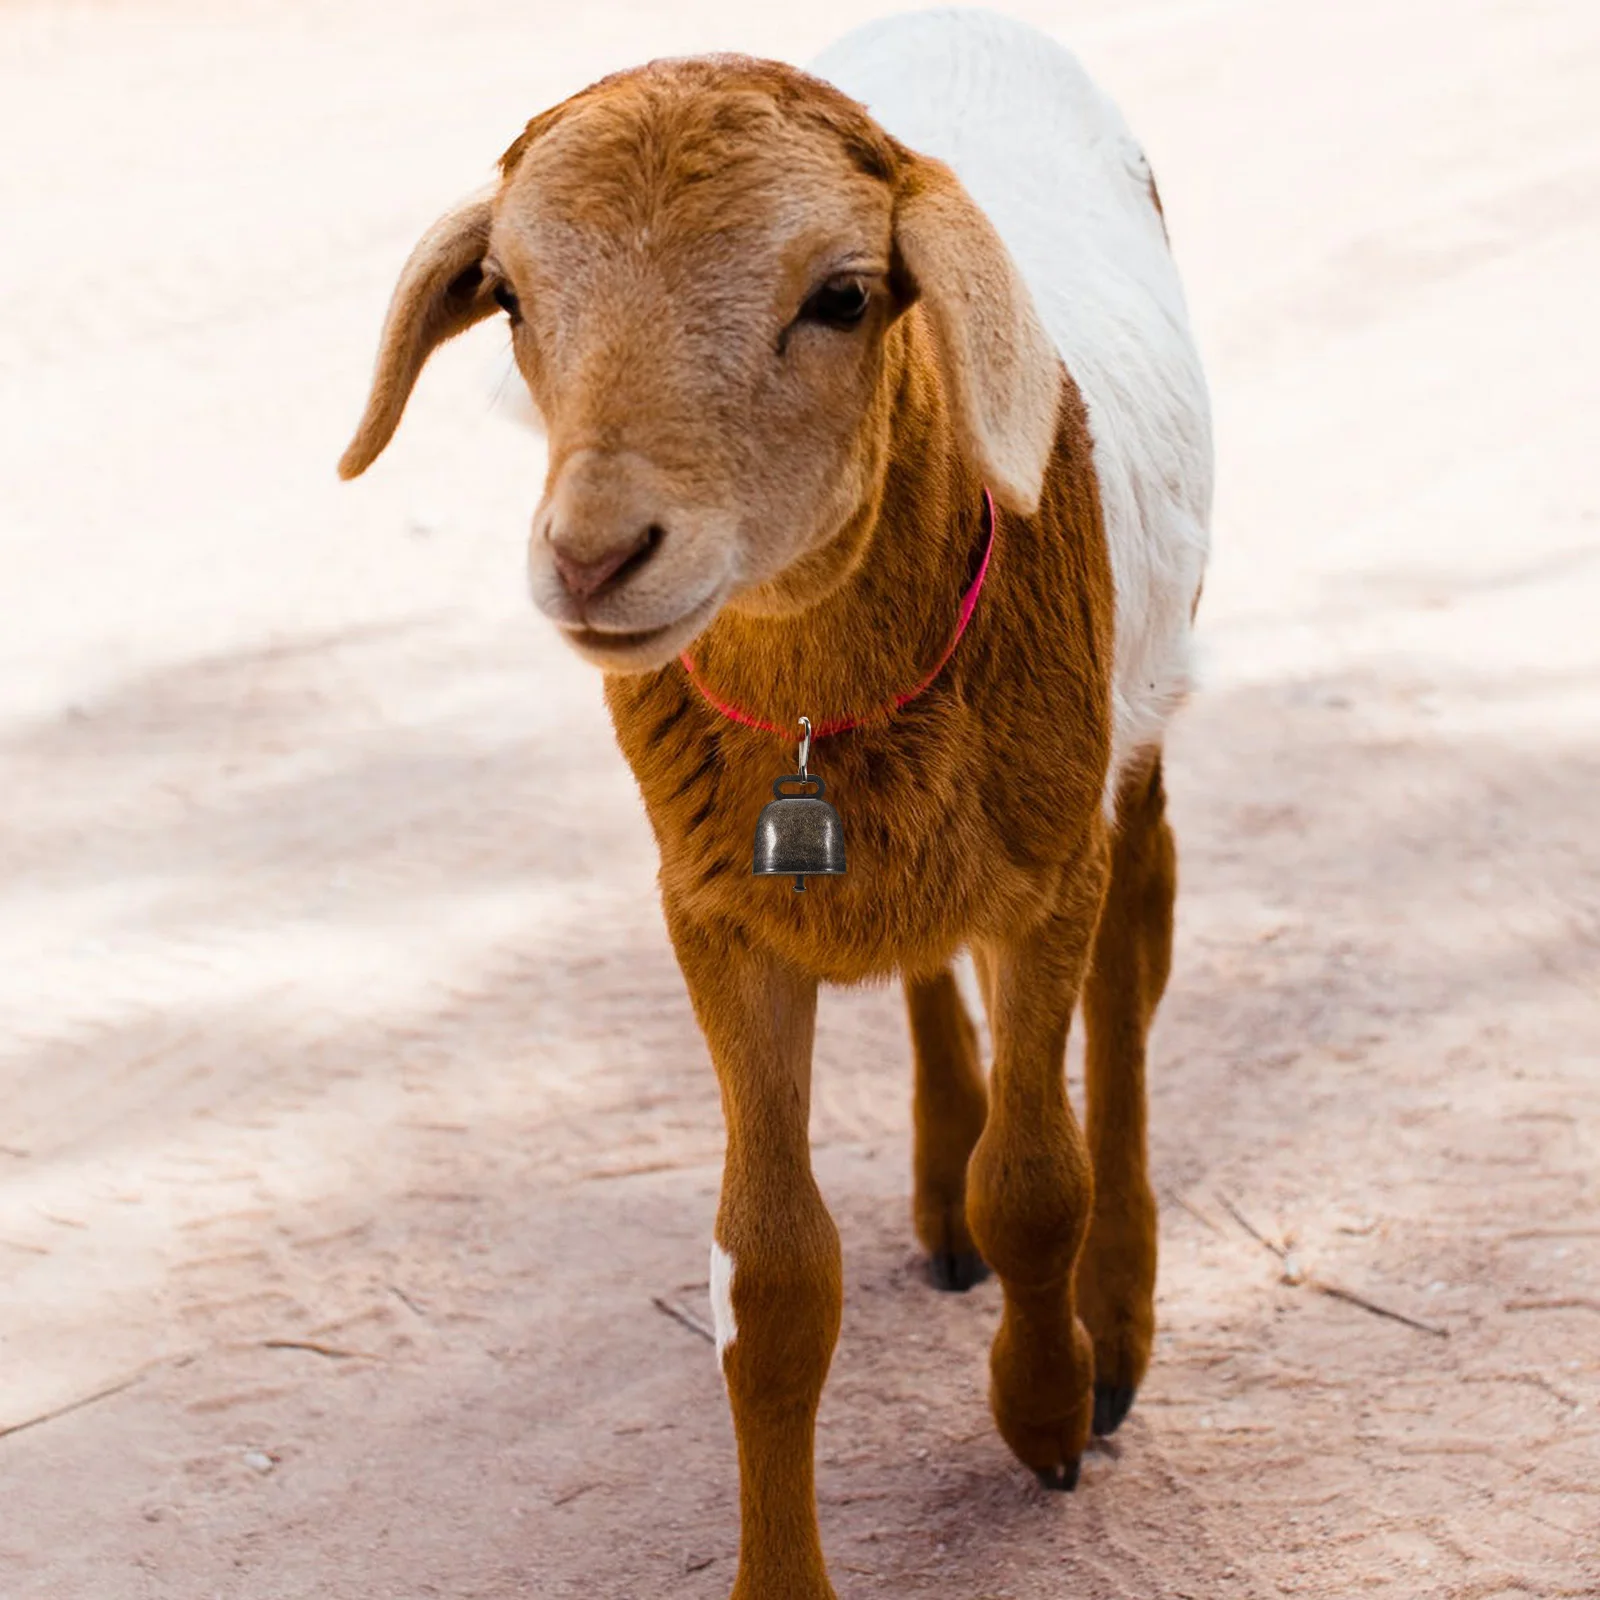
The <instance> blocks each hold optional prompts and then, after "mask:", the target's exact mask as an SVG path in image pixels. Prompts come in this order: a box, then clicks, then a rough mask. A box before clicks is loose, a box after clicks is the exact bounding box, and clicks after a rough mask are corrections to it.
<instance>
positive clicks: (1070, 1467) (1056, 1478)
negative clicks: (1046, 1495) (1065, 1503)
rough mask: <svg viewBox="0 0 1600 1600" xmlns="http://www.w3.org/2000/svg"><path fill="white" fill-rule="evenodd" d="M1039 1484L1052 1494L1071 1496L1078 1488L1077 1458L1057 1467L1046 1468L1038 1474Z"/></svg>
mask: <svg viewBox="0 0 1600 1600" xmlns="http://www.w3.org/2000/svg"><path fill="white" fill-rule="evenodd" d="M1039 1482H1040V1483H1041V1484H1043V1485H1044V1487H1045V1488H1046V1489H1048V1490H1050V1491H1051V1493H1052V1494H1071V1493H1072V1491H1073V1490H1074V1489H1076V1488H1077V1487H1078V1458H1077V1457H1076V1456H1074V1457H1073V1458H1072V1460H1070V1461H1068V1462H1067V1463H1065V1465H1063V1466H1059V1467H1047V1468H1046V1469H1045V1470H1044V1471H1043V1472H1041V1473H1040V1474H1039Z"/></svg>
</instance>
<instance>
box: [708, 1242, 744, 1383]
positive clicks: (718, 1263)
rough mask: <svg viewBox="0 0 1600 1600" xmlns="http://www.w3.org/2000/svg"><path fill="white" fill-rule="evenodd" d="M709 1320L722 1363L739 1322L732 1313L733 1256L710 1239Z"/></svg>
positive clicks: (737, 1330) (735, 1336)
mask: <svg viewBox="0 0 1600 1600" xmlns="http://www.w3.org/2000/svg"><path fill="white" fill-rule="evenodd" d="M711 1321H712V1325H713V1326H714V1327H715V1328H716V1330H717V1364H718V1365H719V1366H720V1365H721V1363H722V1357H723V1354H724V1353H725V1352H726V1350H727V1348H728V1346H729V1345H730V1344H732V1343H733V1341H734V1340H735V1339H737V1338H738V1337H739V1324H738V1322H737V1320H736V1319H735V1318H734V1315H733V1257H732V1256H730V1255H729V1254H728V1252H727V1251H726V1250H724V1249H723V1248H722V1246H721V1245H720V1244H718V1243H717V1241H716V1240H715V1239H713V1240H712V1241H711Z"/></svg>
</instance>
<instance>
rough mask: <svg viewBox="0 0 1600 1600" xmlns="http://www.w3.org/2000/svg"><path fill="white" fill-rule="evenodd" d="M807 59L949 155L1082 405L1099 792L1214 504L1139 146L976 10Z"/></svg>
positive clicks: (1158, 654)
mask: <svg viewBox="0 0 1600 1600" xmlns="http://www.w3.org/2000/svg"><path fill="white" fill-rule="evenodd" d="M811 70H812V71H814V72H815V73H816V74H817V75H818V76H819V77H823V78H826V79H827V80H828V81H829V82H831V83H833V84H836V85H837V86H838V87H839V88H841V89H843V90H844V92H845V93H846V94H848V95H850V96H851V97H852V98H854V99H856V100H859V101H861V102H862V104H864V105H865V106H866V108H867V109H868V111H870V112H871V113H872V115H873V116H874V117H875V118H876V119H877V120H878V122H879V123H880V124H881V125H882V126H883V127H884V128H886V129H887V130H888V131H889V132H890V133H892V134H893V135H894V136H895V137H896V138H897V139H899V140H901V141H902V142H903V143H905V144H907V145H909V146H910V147H911V148H912V149H914V150H920V151H922V152H923V153H924V154H927V155H930V156H935V157H937V158H938V159H939V160H941V161H945V162H947V163H948V164H949V165H950V166H951V167H953V168H954V169H955V171H956V173H957V175H958V176H959V177H960V178H961V181H962V182H963V183H964V184H965V185H966V186H967V190H968V192H969V193H970V194H971V195H972V197H973V198H974V199H975V200H976V201H977V202H978V204H979V205H980V206H982V207H983V209H984V211H985V212H986V213H987V214H988V216H989V219H990V220H991V221H992V222H993V223H994V225H995V227H996V228H997V229H998V230H999V233H1000V236H1001V238H1002V239H1004V240H1005V242H1006V246H1007V248H1008V249H1009V250H1010V251H1011V254H1012V256H1013V258H1014V259H1015V261H1016V263H1017V265H1018V267H1019V268H1020V269H1021V271H1022V275H1023V277H1024V278H1025V279H1026V281H1027V284H1028V287H1029V289H1030V290H1031V291H1032V293H1033V297H1034V301H1035V304H1036V305H1037V306H1038V309H1039V314H1040V316H1041V317H1042V318H1043V320H1044V324H1045V327H1046V328H1047V329H1048V330H1049V331H1050V335H1051V337H1052V338H1053V339H1054V340H1055V343H1056V347H1057V348H1058V349H1059V350H1060V352H1061V357H1062V360H1063V361H1064V362H1065V363H1066V367H1067V370H1068V372H1070V373H1071V375H1072V377H1073V379H1074V381H1075V382H1076V383H1077V385H1078V388H1079V390H1080V392H1081V393H1082V395H1083V398H1084V402H1085V404H1086V406H1087V407H1088V412H1089V428H1090V432H1091V434H1092V435H1093V439H1094V462H1095V470H1096V472H1097V473H1098V475H1099V480H1100V495H1101V502H1102V507H1103V511H1104V515H1105V526H1106V539H1107V543H1108V545H1109V547H1110V558H1111V570H1112V576H1113V578H1114V580H1115V583H1116V595H1117V605H1116V647H1115V648H1116V655H1115V676H1114V684H1113V712H1112V756H1111V772H1110V775H1109V777H1108V780H1107V792H1106V800H1107V805H1108V808H1109V807H1110V806H1111V805H1112V804H1114V801H1115V797H1116V784H1117V780H1118V777H1119V775H1120V773H1121V771H1122V770H1123V768H1124V766H1125V765H1126V763H1127V761H1128V759H1129V757H1131V756H1132V755H1134V754H1135V753H1136V752H1138V751H1140V750H1143V749H1147V748H1149V747H1151V746H1154V745H1158V744H1159V743H1160V741H1161V735H1162V729H1163V727H1164V726H1165V724H1166V721H1167V718H1168V717H1169V716H1170V715H1171V714H1172V712H1173V711H1174V710H1175V709H1176V708H1177V706H1178V705H1179V703H1180V702H1181V701H1182V700H1183V698H1184V696H1185V695H1186V694H1187V692H1188V690H1189V687H1190V673H1191V667H1190V618H1191V614H1192V612H1193V607H1194V602H1195V599H1196V597H1197V595H1198V593H1199V589H1200V579H1201V574H1202V572H1203V570H1204V567H1205V558H1206V548H1207V542H1208V535H1207V526H1208V523H1209V519H1210V512H1211V476H1212V464H1211V417H1210V407H1209V405H1208V402H1207V399H1206V387H1205V379H1204V377H1203V376H1202V374H1201V371H1200V360H1199V357H1198V355H1197V354H1196V352H1195V348H1194V343H1193V341H1192V339H1191V338H1190V335H1189V319H1188V313H1187V311H1186V309H1185V307H1184V302H1183V291H1182V289H1181V287H1180V286H1179V283H1178V274H1177V271H1176V269H1175V267H1174V266H1173V262H1172V256H1171V253H1170V252H1169V250H1168V249H1167V243H1166V237H1165V235H1164V233H1163V231H1162V226H1161V221H1160V218H1159V216H1158V215H1157V212H1156V209H1155V206H1154V204H1153V202H1152V200H1151V193H1150V168H1149V166H1148V165H1147V163H1146V161H1145V158H1144V153H1143V151H1141V150H1140V148H1139V145H1138V143H1137V142H1136V141H1135V139H1134V138H1133V135H1132V134H1131V133H1129V131H1128V128H1127V125H1126V124H1125V123H1124V122H1123V120H1122V116H1121V114H1120V113H1119V112H1118V110H1117V108H1116V107H1115V106H1114V105H1113V104H1112V103H1111V101H1110V100H1109V99H1108V98H1107V97H1106V96H1105V95H1104V94H1102V93H1101V91H1100V90H1099V89H1098V88H1096V87H1095V85H1094V84H1093V83H1092V82H1091V81H1090V79H1089V76H1088V74H1087V73H1085V72H1084V70H1083V68H1082V67H1081V66H1080V65H1079V63H1078V60H1077V58H1076V57H1075V56H1074V55H1072V54H1071V52H1070V51H1067V50H1065V49H1063V48H1062V47H1061V46H1060V45H1058V44H1057V43H1055V41H1054V40H1052V39H1050V38H1049V37H1048V36H1047V35H1045V34H1043V33H1040V32H1038V31H1037V30H1036V29H1034V28H1031V27H1028V26H1027V25H1026V24H1023V23H1020V22H1014V21H1011V20H1010V19H1008V18H1005V17H1000V16H996V15H993V14H991V13H989V12H982V11H925V12H914V13H911V14H910V15H905V16H896V17H888V18H885V19H884V20H883V21H881V22H873V23H869V24H868V25H867V26H866V27H863V28H860V29H858V30H856V31H855V32H854V33H851V34H848V35H847V36H846V37H845V38H843V39H841V40H840V41H839V42H838V43H837V44H835V45H833V46H831V47H830V48H829V49H828V50H827V51H825V52H824V53H823V55H822V56H821V57H820V58H819V59H818V60H817V61H816V62H814V63H813V64H812V69H811Z"/></svg>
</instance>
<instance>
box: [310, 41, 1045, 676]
mask: <svg viewBox="0 0 1600 1600" xmlns="http://www.w3.org/2000/svg"><path fill="white" fill-rule="evenodd" d="M497 306H498V307H500V308H503V309H504V310H505V311H506V312H507V313H508V314H509V317H510V321H511V324H512V344H513V348H514V351H515V356H516V361H517V365H518V367H519V368H520V369H521V372H522V375H523V377H524V378H525V380H526V381H527V385H528V389H529V392H530V394H531V395H532V398H533V402H534V406H535V408H536V410H537V412H538V414H539V416H540V418H541V419H542V421H543V424H544V427H545V429H546V432H547V434H548V438H549V470H548V475H547V478H546V482H545V486H544V494H543V497H542V499H541V500H540V502H539V505H538V508H537V510H536V511H535V513H534V519H533V529H532V536H531V539H530V545H529V570H530V582H531V587H532V591H533V596H534V599H535V601H536V603H537V604H538V606H539V608H540V609H541V610H542V611H543V612H544V613H545V614H546V615H547V616H548V617H550V618H551V620H552V621H554V622H555V623H556V624H557V625H558V626H559V627H560V628H561V630H562V632H563V633H564V635H565V636H566V638H567V639H568V640H569V641H570V642H571V643H572V644H573V645H574V646H575V647H576V648H577V649H578V650H579V651H580V653H582V654H583V655H584V656H586V657H587V658H589V659H590V660H592V661H594V662H595V663H597V664H598V665H600V666H601V667H603V668H605V669H606V670H608V671H614V672H615V671H622V672H627V671H641V670H649V669H653V668H657V667H659V666H661V665H663V664H664V663H665V662H667V661H669V660H671V659H672V657H673V656H674V655H675V654H676V653H677V652H678V651H680V650H682V649H683V648H685V647H686V646H687V645H688V644H689V643H690V642H691V641H692V640H693V639H694V637H695V636H696V635H697V634H698V633H700V632H701V630H703V629H704V628H705V627H706V626H707V625H708V624H709V623H710V621H711V620H712V618H713V617H714V616H715V615H716V614H717V613H718V612H719V611H720V610H721V609H722V608H723V607H725V606H728V607H734V608H737V609H740V610H744V611H747V612H753V613H763V614H781V613H784V612H792V611H796V610H800V609H803V608H805V607H807V606H809V605H810V604H812V603H814V602H815V601H816V600H817V599H819V598H820V597H821V596H822V595H824V594H826V593H827V592H828V591H829V590H830V589H831V588H833V587H834V586H835V585H836V584H838V583H839V582H841V581H842V580H843V578H844V577H845V576H846V575H847V574H848V572H849V571H850V570H852V568H853V566H854V565H855V563H856V562H857V561H858V560H859V559H860V557H861V553H862V551H863V550H864V548H865V542H866V537H867V534H868V532H869V531H870V528H871V525H872V522H873V520H874V514H875V511H876V507H877V504H878V499H879V494H880V490H881V485H882V479H883V474H884V471H885V468H886V463H887V461H888V459H889V453H890V449H891V435H892V429H893V416H894V405H893V402H894V396H895V393H896V391H897V388H898V386H899V384H900V383H901V382H902V381H903V378H904V375H905V368H906V363H907V362H908V361H913V360H919V361H924V362H930V363H931V364H932V365H933V367H934V368H935V369H936V375H937V381H938V382H939V384H940V387H941V389H942V392H943V394H944V396H945V401H946V404H947V405H948V407H949V411H950V414H951V418H952V421H953V423H954V426H955V429H956V435H957V438H958V439H959V440H960V441H961V444H962V447H963V449H964V451H965V453H966V454H967V455H968V457H969V458H970V460H971V462H972V464H973V466H974V467H975V469H976V470H977V471H979V472H980V473H981V474H982V476H983V478H984V479H985V480H986V481H987V482H988V483H989V485H990V486H991V488H992V489H993V491H994V493H995V495H996V497H997V498H998V499H999V500H1000V502H1001V503H1002V504H1003V505H1006V506H1008V507H1010V508H1011V509H1013V510H1016V511H1018V512H1021V513H1024V514H1026V513H1030V512H1031V511H1032V510H1033V509H1034V507H1035V506H1036V504H1037V502H1038V498H1039V493H1040V488H1041V485H1042V482H1043V477H1044V471H1045V465H1046V462H1047V460H1048V458H1049V455H1050V451H1051V447H1052V443H1053V440H1054V435H1055V422H1054V416H1055V407H1056V397H1057V393H1058V389H1059V384H1060V372H1059V362H1058V358H1057V356H1056V353H1055V350H1054V348H1053V346H1052V345H1051V343H1050V340H1049V338H1048V336H1047V335H1046V334H1045V332H1044V330H1043V328H1042V327H1041V325H1040V323H1039V319H1038V316H1037V314H1036V312H1035V310H1034V307H1033V304H1032V302H1031V300H1030V298H1029V295H1028V292H1027V290H1026V288H1025V287H1024V285H1023V283H1022V280H1021V278H1020V276H1019V275H1018V273H1017V271H1016V269H1015V268H1014V267H1013V265H1012V264H1011V261H1010V258H1009V257H1008V256H1007V254H1006V251H1005V249H1004V247H1003V246H1002V245H1001V243H1000V240H999V238H998V236H997V235H996V234H995V231H994V229H993V228H992V227H991V225H990V224H989V222H988V221H987V219H986V218H985V217H984V216H983V214H982V212H980V211H979V209H978V208H977V206H976V205H975V204H974V203H973V202H972V200H971V199H970V198H969V197H968V195H967V194H966V192H965V191H964V190H963V189H962V187H961V186H960V184H959V183H958V182H957V180H956V178H955V177H954V175H953V174H952V173H951V172H950V171H949V169H948V168H946V167H944V166H942V165H940V164H939V163H937V162H934V161H931V160H928V159H926V158H924V157H921V156H918V155H916V154H915V153H913V152H911V151H909V150H907V149H906V148H904V147H903V146H901V145H899V144H897V143H896V142H895V141H894V140H892V139H891V138H890V137H889V136H888V135H887V134H885V133H884V132H883V131H882V130H881V129H880V128H879V127H878V126H877V125H876V124H875V123H874V122H873V121H872V119H871V118H870V117H869V116H868V115H867V113H866V112H865V111H864V110H863V109H862V108H861V107H860V106H858V105H856V104H855V103H854V102H853V101H851V100H849V99H847V98H846V97H845V96H843V95H842V94H840V93H839V92H838V91H837V90H835V89H833V88H831V87H829V86H828V85H826V84H824V83H822V82H820V81H819V80H817V79H814V78H811V77H808V76H807V75H805V74H804V73H801V72H798V71H796V70H795V69H793V68H790V67H784V66H780V65H777V64H774V63H768V62H758V61H751V60H748V59H745V58H741V57H725V58H716V59H713V60H695V61H681V62H658V63H655V64H653V65H651V66H648V67H644V68H641V69H639V70H637V71H634V72H629V73H624V74H621V75H619V76H617V77H614V78H608V79H605V80H603V81H602V82H600V83H598V84H596V85H594V86H593V87H591V88H589V89H586V90H584V91H583V92H582V93H581V94H578V95H576V96H575V97H574V98H572V99H570V100H568V101H566V102H564V103H563V104H561V105H559V106H557V107H556V108H554V109H553V110H551V111H548V112H546V113H545V114H543V115H542V116H540V117H537V118H535V119H534V120H533V121H532V122H531V123H529V124H528V127H527V129H526V130H525V131H524V132H523V134H522V135H521V136H520V137H519V138H518V139H517V141H516V143H515V144H513V145H512V146H511V148H510V149H509V150H508V151H507V152H506V154H505V156H504V157H503V158H502V162H501V178H500V181H499V183H498V185H496V186H495V188H494V189H493V190H492V191H490V192H487V193H485V194H482V195H479V196H476V197H474V198H473V199H470V200H468V201H467V202H465V203H464V204H463V205H461V206H460V207H458V208H457V209H456V210H454V211H452V212H450V213H449V214H448V215H446V216H445V217H443V218H441V219H440V221H439V222H438V223H436V224H435V225H434V227H433V228H431V229H430V230H429V232H428V233H427V234H426V235H425V236H424V237H423V239H422V241H421V242H420V243H419V244H418V246H417V247H416V250H415V251H414V252H413V254H412V256H411V258H410V260H409V261H408V262H407V264H406V266H405V269H404V271H403V272H402V274H401V277H400V282H399V284H398V286H397V288H396V290H395V294H394V299H393V302H392V304H391V306H390V310H389V316H388V320H387V323H386V325H385V327H384V331H383V337H382V341H381V346H380V351H379V356H378V363H377V371H376V374H375V377H374V381H373V387H372V393H371V397H370V399H369V401H368V404H367V409H366V414H365V415H364V416H363V418H362V420H361V424H360V427H359V428H358V430H357V432H356V436H355V439H354V440H353V441H352V443H351V445H350V447H349V449H348V450H347V451H346V453H345V456H344V459H343V460H342V461H341V463H340V472H341V474H342V475H343V476H345V477H354V476H355V475H356V474H358V473H360V472H362V471H364V470H365V469H366V467H367V466H368V465H370V463H371V462H372V461H373V460H374V459H375V458H376V456H377V455H378V454H379V453H380V452H381V451H382V449H383V448H384V446H385V445H386V444H387V443H388V441H389V438H390V437H391V435H392V434H393V432H394V429H395V426H396V424H397V423H398V422H399V419H400V414H401V412H402V410H403V409H404V407H405V403H406V399H407V397H408V395H409V394H410V391H411V387H412V385H413V384H414V382H415V381H416V378H417V375H418V373H419V372H420V371H421V368H422V366H423V363H424V362H425V361H426V359H427V357H428V354H429V352H430V351H431V350H432V349H433V348H434V347H435V346H437V345H438V344H439V343H441V342H442V341H443V340H445V339H448V338H451V337H452V336H453V335H455V334H457V333H459V332H461V331H463V330H464V329H466V328H468V327H470V326H472V324H473V323H475V322H477V321H479V320H481V319H482V318H484V317H486V316H489V315H490V314H491V313H493V312H494V311H495V310H496V308H497ZM918 325H920V327H919V326H918ZM913 329H916V330H917V331H916V332H913Z"/></svg>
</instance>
